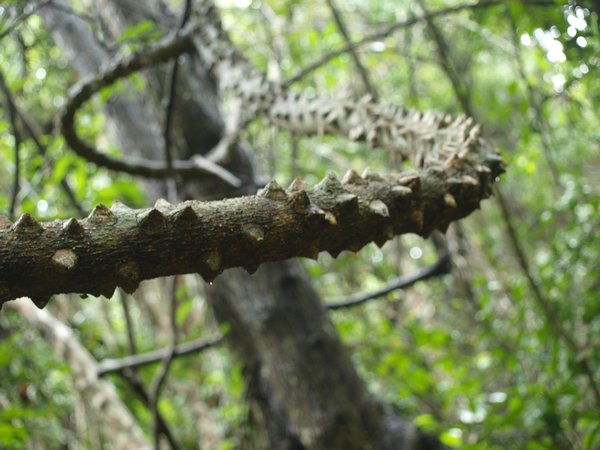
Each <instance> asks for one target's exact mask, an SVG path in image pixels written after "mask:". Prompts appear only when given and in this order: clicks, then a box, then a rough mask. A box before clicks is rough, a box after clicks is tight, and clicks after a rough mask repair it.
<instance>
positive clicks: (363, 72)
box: [327, 0, 379, 100]
mask: <svg viewBox="0 0 600 450" xmlns="http://www.w3.org/2000/svg"><path fill="white" fill-rule="evenodd" d="M327 5H328V6H329V9H330V10H331V14H332V15H333V19H334V20H335V23H336V25H337V27H338V30H340V34H341V35H342V37H343V38H344V42H345V43H346V45H350V44H351V43H352V41H351V39H350V34H349V33H348V29H347V28H346V24H345V22H344V19H343V18H342V14H341V13H340V11H339V10H338V9H337V7H336V5H335V3H334V0H327ZM349 53H350V56H352V59H353V60H354V65H355V66H356V69H357V70H358V73H359V74H360V78H361V79H362V82H363V84H364V85H365V89H366V90H367V92H368V93H369V94H370V95H371V97H372V98H373V100H377V99H378V98H379V95H378V93H377V89H375V86H373V83H371V79H370V77H369V73H368V72H367V69H366V68H365V66H364V65H363V63H362V61H361V60H360V58H359V56H358V53H357V52H356V48H352V49H350V50H349Z"/></svg>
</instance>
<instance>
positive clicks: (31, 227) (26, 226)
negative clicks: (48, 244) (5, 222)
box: [13, 213, 44, 236]
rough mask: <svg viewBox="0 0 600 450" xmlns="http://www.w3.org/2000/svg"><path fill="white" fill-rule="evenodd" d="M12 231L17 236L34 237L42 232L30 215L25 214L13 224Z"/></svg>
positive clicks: (38, 224) (40, 226)
mask: <svg viewBox="0 0 600 450" xmlns="http://www.w3.org/2000/svg"><path fill="white" fill-rule="evenodd" d="M13 230H15V232H16V233H17V234H24V235H29V236H36V235H38V234H40V233H41V232H42V231H44V228H43V227H42V225H41V224H40V223H39V222H38V221H37V220H35V219H34V218H33V216H32V215H31V214H29V213H25V214H23V215H22V216H21V217H19V219H18V220H17V221H16V222H15V223H14V225H13Z"/></svg>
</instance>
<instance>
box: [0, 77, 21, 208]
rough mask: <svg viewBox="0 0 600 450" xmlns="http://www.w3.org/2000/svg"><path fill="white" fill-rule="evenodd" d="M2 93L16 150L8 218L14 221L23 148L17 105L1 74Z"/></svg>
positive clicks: (0, 89) (0, 86) (0, 85)
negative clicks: (21, 150)
mask: <svg viewBox="0 0 600 450" xmlns="http://www.w3.org/2000/svg"><path fill="white" fill-rule="evenodd" d="M0 91H2V94H3V95H4V101H5V103H6V111H7V114H8V121H9V122H10V127H11V131H12V135H13V139H14V150H15V169H14V181H13V190H12V194H11V196H10V206H9V207H8V216H9V217H10V218H11V219H13V218H14V215H15V209H16V208H17V196H18V195H19V190H20V182H19V177H20V173H21V157H20V153H19V151H20V148H21V141H22V139H21V133H20V131H19V127H18V126H17V112H16V108H15V103H14V101H13V99H12V96H11V94H10V89H9V88H8V85H7V84H6V79H5V78H4V74H3V73H2V72H0Z"/></svg>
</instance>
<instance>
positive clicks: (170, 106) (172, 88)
mask: <svg viewBox="0 0 600 450" xmlns="http://www.w3.org/2000/svg"><path fill="white" fill-rule="evenodd" d="M191 10H192V2H191V0H186V1H185V4H184V6H183V13H182V16H181V21H180V22H179V28H178V29H179V31H181V30H182V29H183V27H184V26H185V24H186V22H187V21H188V19H189V17H190V13H191ZM178 73H179V63H178V57H175V58H173V61H172V62H171V70H170V73H169V75H168V78H167V89H166V92H167V101H166V108H165V123H164V129H163V141H164V150H165V162H166V164H167V171H168V172H169V176H168V177H167V180H166V181H167V191H168V199H169V200H170V201H176V200H177V184H176V183H175V179H174V178H173V175H174V174H175V172H174V171H173V151H172V149H171V128H172V126H173V111H174V110H175V100H176V98H177V74H178Z"/></svg>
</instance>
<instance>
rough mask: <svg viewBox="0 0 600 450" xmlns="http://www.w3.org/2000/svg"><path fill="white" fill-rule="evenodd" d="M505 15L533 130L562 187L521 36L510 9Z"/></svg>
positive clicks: (552, 172) (551, 173) (554, 178)
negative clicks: (524, 60) (522, 46)
mask: <svg viewBox="0 0 600 450" xmlns="http://www.w3.org/2000/svg"><path fill="white" fill-rule="evenodd" d="M505 15H506V17H507V19H508V23H509V25H510V31H511V37H512V48H513V55H514V58H515V62H516V66H517V70H518V71H519V76H520V77H521V80H522V82H523V84H524V85H525V90H526V92H527V100H528V101H529V104H530V105H531V109H532V111H533V113H534V118H533V121H532V122H531V125H532V128H533V129H534V130H536V131H537V132H538V133H539V135H540V139H541V142H542V153H543V154H544V157H545V159H546V163H547V164H548V169H550V175H551V176H552V180H553V181H554V183H555V184H556V185H557V186H560V184H561V183H560V179H559V177H558V168H557V167H556V161H555V160H554V155H553V153H552V152H553V151H554V150H555V149H554V145H553V144H552V142H551V139H550V133H549V131H548V124H547V123H546V121H545V120H544V114H543V112H542V105H541V102H540V101H539V97H538V96H537V95H536V93H535V91H534V87H533V86H532V85H531V83H530V82H529V79H528V78H527V74H526V73H525V64H524V63H523V55H522V53H521V48H520V47H519V36H518V33H517V25H516V23H515V19H514V17H513V15H512V13H511V12H510V8H506V11H505Z"/></svg>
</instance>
